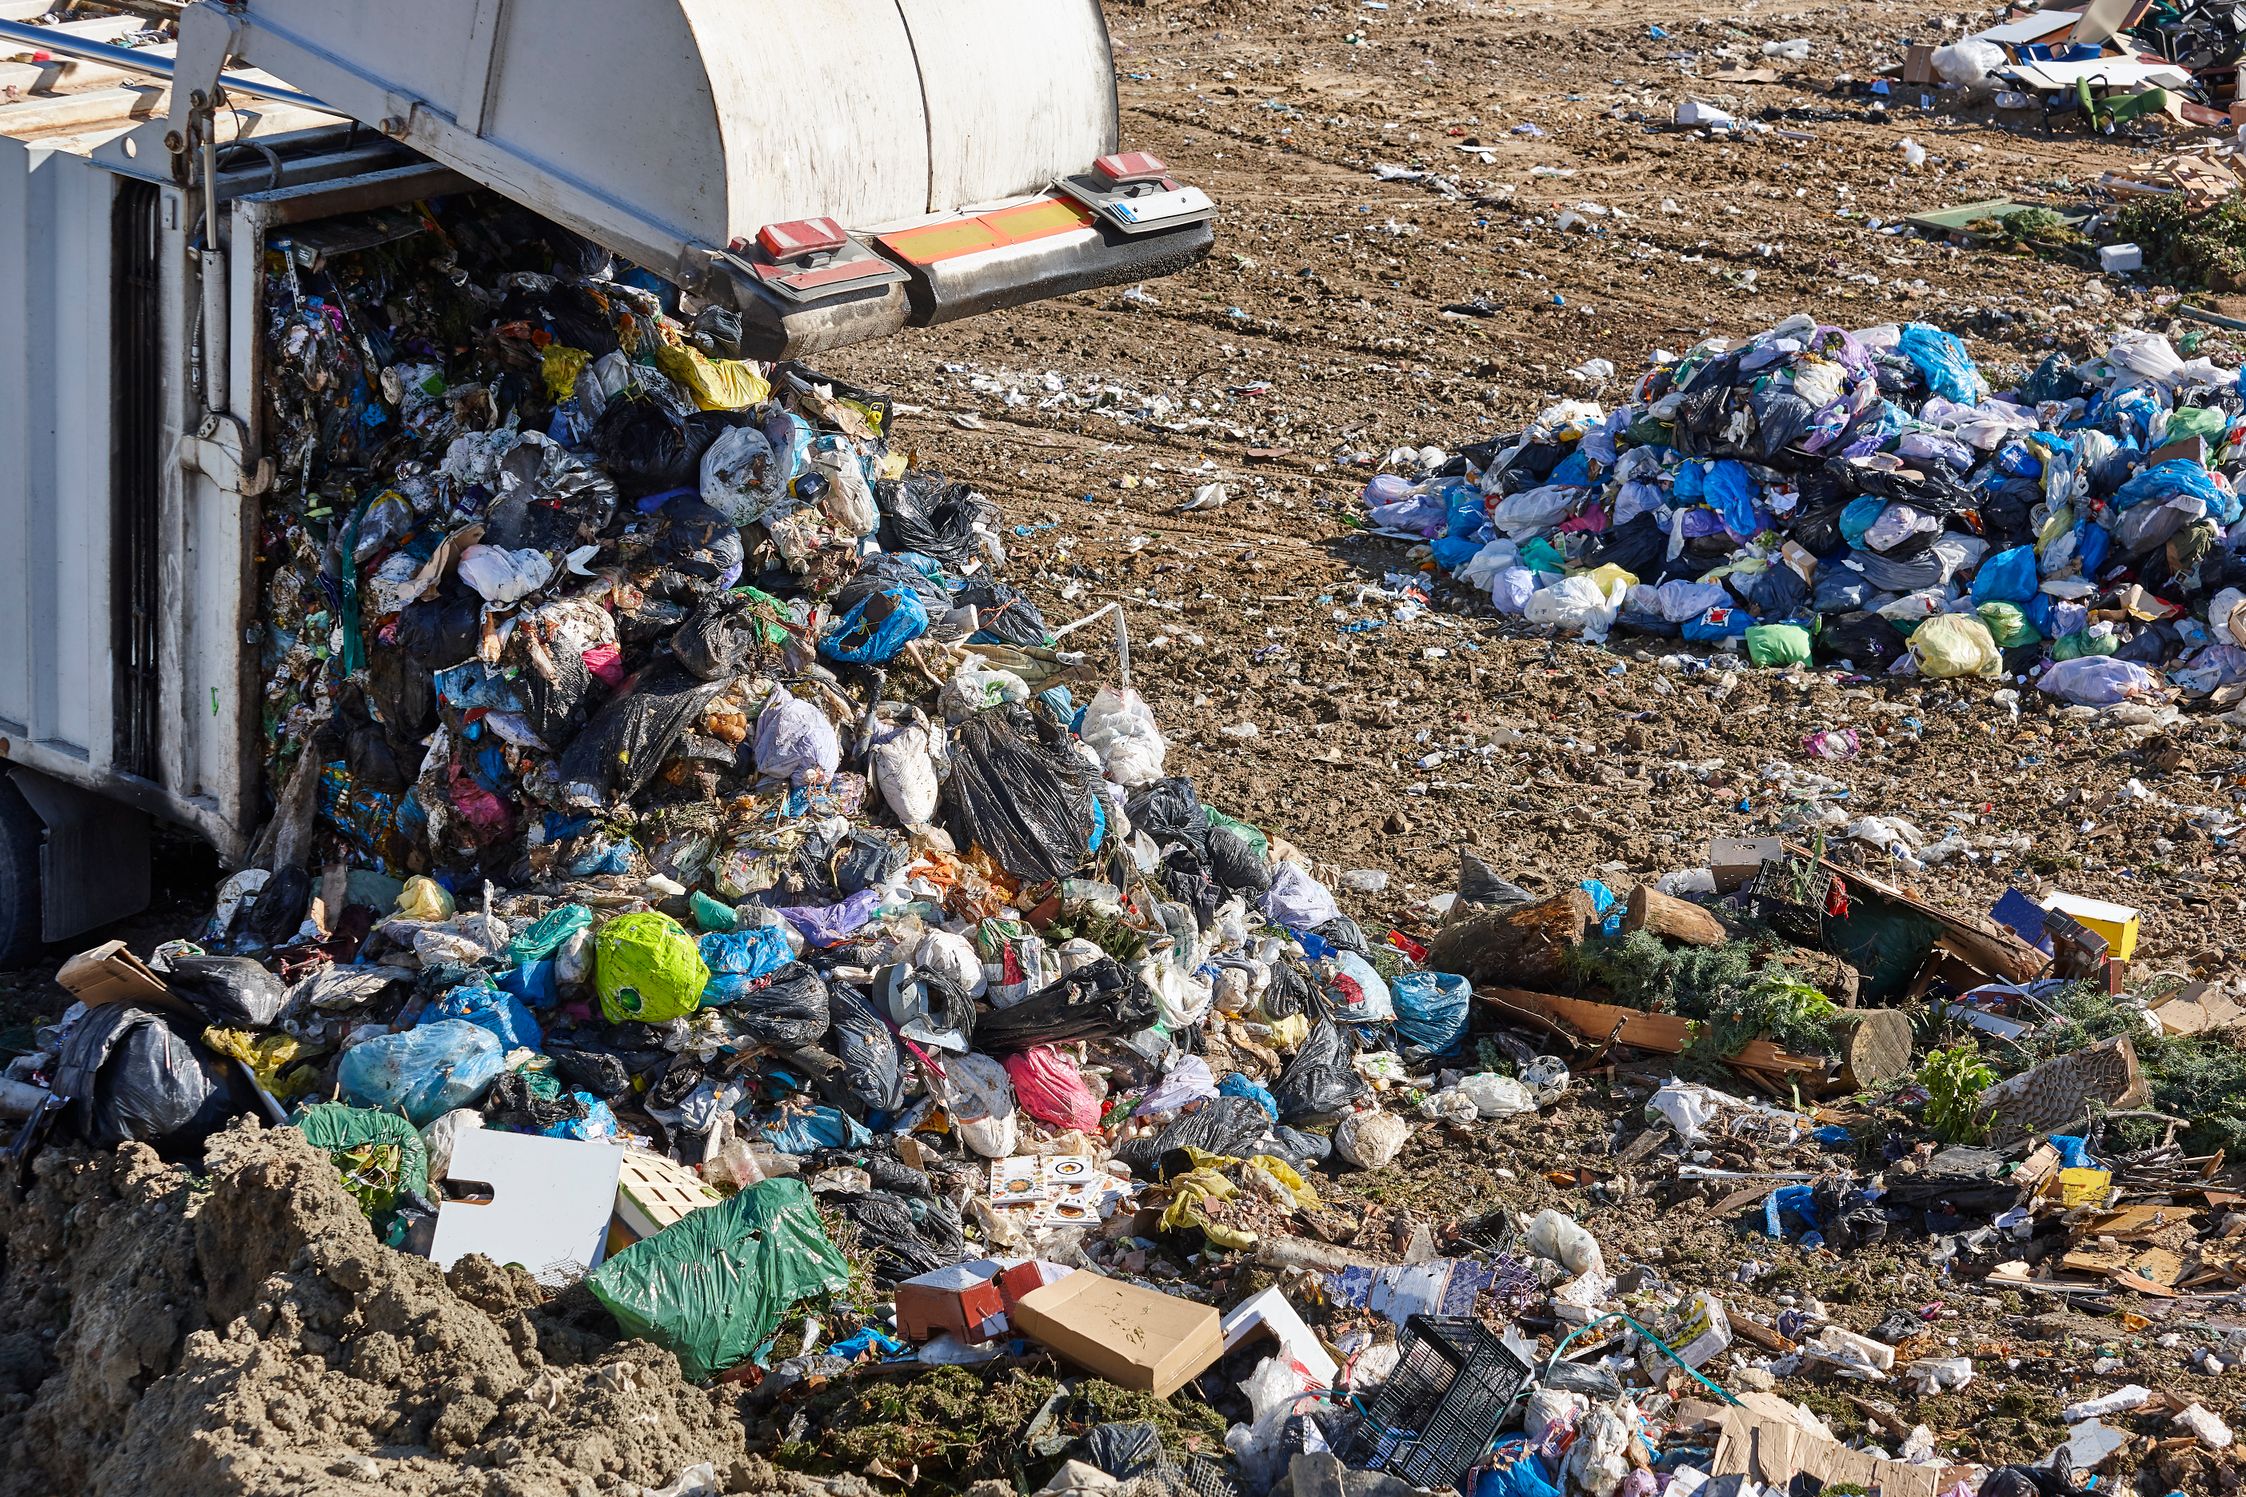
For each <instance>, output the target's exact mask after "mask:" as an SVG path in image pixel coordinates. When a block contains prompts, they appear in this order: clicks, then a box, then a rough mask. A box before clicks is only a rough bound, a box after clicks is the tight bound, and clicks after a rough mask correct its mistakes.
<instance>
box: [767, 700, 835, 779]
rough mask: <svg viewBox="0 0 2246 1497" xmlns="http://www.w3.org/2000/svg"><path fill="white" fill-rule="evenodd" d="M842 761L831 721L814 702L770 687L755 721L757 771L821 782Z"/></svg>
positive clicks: (774, 776) (773, 776)
mask: <svg viewBox="0 0 2246 1497" xmlns="http://www.w3.org/2000/svg"><path fill="white" fill-rule="evenodd" d="M841 764H842V742H841V740H840V739H839V738H837V737H836V736H835V730H834V724H833V723H831V722H829V721H827V715H826V714H825V713H824V712H821V711H820V710H819V709H818V707H817V706H815V705H814V704H812V703H810V702H807V701H803V700H801V699H800V698H797V697H795V696H792V695H790V694H789V692H788V689H787V688H786V687H785V686H777V687H774V688H773V691H772V695H771V697H770V698H769V699H768V700H767V701H766V702H765V704H764V710H763V711H762V712H760V713H758V714H757V720H756V767H757V772H758V773H759V774H762V775H766V776H769V777H770V778H772V779H776V780H792V781H794V782H795V783H796V784H798V785H803V784H812V783H817V782H821V781H824V780H825V779H826V778H828V777H829V776H831V775H832V774H833V773H834V772H835V770H836V769H837V768H839V767H840V766H841Z"/></svg>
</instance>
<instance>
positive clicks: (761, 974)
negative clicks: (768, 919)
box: [696, 925, 795, 1007]
mask: <svg viewBox="0 0 2246 1497" xmlns="http://www.w3.org/2000/svg"><path fill="white" fill-rule="evenodd" d="M696 945H697V947H698V949H699V950H700V951H701V954H702V963H703V965H704V966H706V967H708V968H709V971H710V980H709V982H708V983H707V984H705V985H704V987H703V989H702V1004H703V1006H704V1007H709V1006H712V1005H723V1004H731V1003H737V1002H740V1001H741V1000H743V999H746V998H748V997H749V996H751V995H752V994H754V993H755V992H756V991H757V990H758V989H759V988H760V987H761V986H762V985H763V983H764V979H765V978H767V977H769V976H771V975H772V974H773V973H775V972H778V971H779V970H780V969H781V968H783V967H785V966H787V965H788V964H789V963H790V962H793V961H794V960H795V950H794V946H793V944H792V943H791V942H790V941H789V940H788V932H787V927H786V926H785V925H758V926H751V927H750V928H749V929H747V930H738V931H713V932H711V933H710V934H708V935H705V936H703V937H702V938H701V940H700V941H699V942H697V943H696Z"/></svg>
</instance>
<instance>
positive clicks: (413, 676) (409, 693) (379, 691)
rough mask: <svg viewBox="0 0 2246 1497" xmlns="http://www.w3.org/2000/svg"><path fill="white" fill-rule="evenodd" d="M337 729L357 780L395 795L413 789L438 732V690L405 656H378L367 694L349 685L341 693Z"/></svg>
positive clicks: (337, 703)
mask: <svg viewBox="0 0 2246 1497" xmlns="http://www.w3.org/2000/svg"><path fill="white" fill-rule="evenodd" d="M370 704H371V705H370ZM334 726H335V728H336V729H337V730H338V732H339V733H340V734H341V736H342V739H343V745H342V747H343V762H344V763H346V764H348V765H350V766H351V775H352V778H354V779H356V780H357V781H358V782H359V783H360V784H362V785H365V786H368V787H369V788H371V789H375V790H388V791H390V792H392V793H393V794H395V793H397V792H400V791H403V790H406V789H409V788H411V787H412V785H413V779H414V776H415V775H417V774H419V773H420V771H421V760H422V756H423V755H424V754H426V753H427V749H426V748H425V747H424V746H423V742H422V741H423V740H424V739H426V738H427V737H428V736H429V733H430V731H431V730H432V729H434V728H435V727H436V726H437V689H436V684H435V683H434V682H433V681H431V680H430V678H429V671H428V668H427V667H426V666H423V665H419V664H417V663H416V662H414V661H413V660H411V659H408V658H407V657H406V655H405V653H404V652H403V651H400V650H376V651H374V652H373V653H372V654H371V655H370V656H369V657H368V659H367V683H366V689H365V690H364V691H361V690H360V689H359V685H358V683H357V682H355V681H346V682H345V683H344V684H343V687H342V689H341V690H339V691H338V692H336V694H335V723H334Z"/></svg>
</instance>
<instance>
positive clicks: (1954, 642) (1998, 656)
mask: <svg viewBox="0 0 2246 1497" xmlns="http://www.w3.org/2000/svg"><path fill="white" fill-rule="evenodd" d="M1911 655H1912V657H1913V658H1914V659H1916V660H1917V661H1918V671H1919V674H1920V675H1922V676H1928V677H1931V678H1932V679H1934V680H1937V681H1949V680H1954V679H1956V678H1957V677H1960V676H2001V675H2003V674H2004V654H2003V652H2002V651H2000V650H1998V649H1997V647H1996V636H1995V635H1993V634H1991V633H1989V626H1988V625H1986V624H1984V623H1982V622H1981V621H1980V620H1979V619H1977V618H1975V617H1974V616H1973V615H1972V614H1969V613H1938V614H1936V615H1934V617H1932V618H1930V619H1928V620H1927V621H1926V622H1925V623H1923V624H1921V625H1919V626H1918V627H1917V628H1916V629H1913V630H1912V631H1911Z"/></svg>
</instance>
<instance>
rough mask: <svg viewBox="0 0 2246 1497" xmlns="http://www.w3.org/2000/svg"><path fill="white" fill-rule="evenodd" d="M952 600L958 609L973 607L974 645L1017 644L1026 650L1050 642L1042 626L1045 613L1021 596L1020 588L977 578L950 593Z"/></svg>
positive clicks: (1049, 636)
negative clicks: (974, 619)
mask: <svg viewBox="0 0 2246 1497" xmlns="http://www.w3.org/2000/svg"><path fill="white" fill-rule="evenodd" d="M951 602H952V605H953V606H954V607H957V608H972V609H974V610H976V613H975V617H976V621H977V625H978V627H977V629H976V632H975V633H974V635H973V636H971V638H972V641H973V642H974V643H976V644H999V645H1019V646H1021V647H1023V648H1025V649H1038V648H1041V647H1043V646H1045V645H1047V644H1049V643H1051V642H1052V635H1051V633H1049V632H1048V631H1047V630H1046V628H1045V615H1044V614H1042V613H1040V612H1038V610H1037V605H1036V604H1035V603H1032V602H1031V601H1030V600H1029V599H1027V598H1025V597H1023V596H1022V594H1021V593H1020V591H1019V590H1017V589H1015V588H1012V587H1009V586H1008V585H1007V584H1005V583H1003V582H1000V581H997V580H996V579H993V578H978V579H976V580H974V581H971V582H969V583H968V584H967V585H966V586H965V587H963V588H961V589H960V590H959V591H958V592H956V593H953V594H952V596H951Z"/></svg>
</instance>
